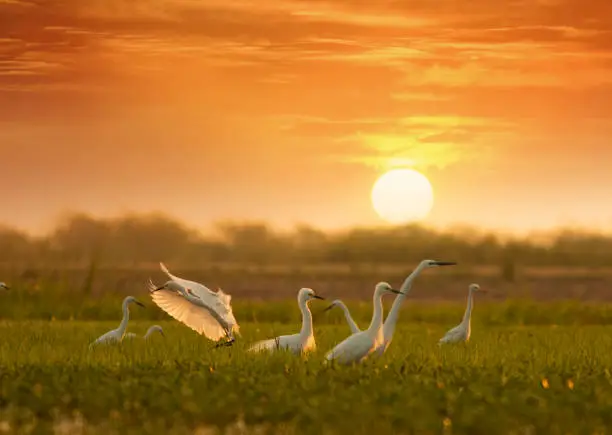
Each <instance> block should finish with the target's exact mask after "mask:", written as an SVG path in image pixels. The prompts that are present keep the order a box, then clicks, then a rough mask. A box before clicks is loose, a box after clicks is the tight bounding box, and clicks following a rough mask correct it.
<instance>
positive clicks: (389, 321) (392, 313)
mask: <svg viewBox="0 0 612 435" xmlns="http://www.w3.org/2000/svg"><path fill="white" fill-rule="evenodd" d="M456 264H457V263H456V262H454V261H436V260H423V261H421V262H420V263H419V265H418V266H417V267H416V268H415V269H414V270H413V271H412V273H411V274H410V275H408V277H407V278H406V279H405V280H404V283H403V284H402V286H401V287H400V294H398V295H397V296H396V297H395V300H394V301H393V305H391V309H390V310H389V314H388V315H387V318H386V319H385V323H384V325H383V335H384V337H385V339H384V341H383V343H381V344H380V345H379V346H378V347H377V348H376V353H377V354H378V356H381V355H382V354H384V353H385V351H386V350H387V348H388V347H389V345H390V344H391V340H392V339H393V333H394V332H395V325H396V324H397V319H398V318H399V311H400V307H401V306H402V302H404V299H406V296H407V295H408V293H409V292H410V289H411V288H412V283H413V282H414V280H415V279H416V277H417V276H419V274H420V273H421V272H423V271H424V270H425V269H429V268H432V267H442V266H455V265H456Z"/></svg>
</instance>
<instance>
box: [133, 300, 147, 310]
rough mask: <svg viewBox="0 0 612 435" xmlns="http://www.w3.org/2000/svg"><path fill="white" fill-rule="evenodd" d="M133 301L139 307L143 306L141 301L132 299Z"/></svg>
mask: <svg viewBox="0 0 612 435" xmlns="http://www.w3.org/2000/svg"><path fill="white" fill-rule="evenodd" d="M134 303H135V304H136V305H138V306H139V307H142V308H145V306H144V305H143V303H142V302H140V301H134Z"/></svg>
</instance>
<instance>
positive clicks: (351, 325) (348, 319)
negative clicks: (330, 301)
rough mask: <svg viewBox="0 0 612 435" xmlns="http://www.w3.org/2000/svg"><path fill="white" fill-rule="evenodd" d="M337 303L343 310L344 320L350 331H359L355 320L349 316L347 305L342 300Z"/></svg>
mask: <svg viewBox="0 0 612 435" xmlns="http://www.w3.org/2000/svg"><path fill="white" fill-rule="evenodd" d="M338 305H339V306H340V308H342V311H344V317H345V318H346V322H347V323H348V325H349V328H351V331H352V332H358V331H359V326H357V324H356V323H355V321H354V320H353V318H352V317H351V313H350V311H349V309H348V307H347V306H346V305H344V302H338Z"/></svg>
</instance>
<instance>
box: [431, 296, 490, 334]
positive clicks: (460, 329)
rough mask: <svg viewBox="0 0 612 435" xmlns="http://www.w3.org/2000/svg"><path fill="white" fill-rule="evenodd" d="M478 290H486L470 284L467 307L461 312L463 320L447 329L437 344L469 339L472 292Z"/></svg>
mask: <svg viewBox="0 0 612 435" xmlns="http://www.w3.org/2000/svg"><path fill="white" fill-rule="evenodd" d="M478 291H481V292H483V293H486V290H481V289H480V286H479V285H478V284H470V287H469V291H468V300H467V307H466V309H465V313H464V314H463V320H462V321H461V323H460V324H459V325H457V326H455V327H454V328H452V329H451V330H449V331H448V332H447V333H446V334H445V335H444V337H442V338H441V339H440V341H439V342H438V344H442V343H457V342H459V341H465V342H467V341H468V340H469V339H470V333H471V332H472V328H471V325H470V323H471V318H472V307H473V306H474V293H475V292H478Z"/></svg>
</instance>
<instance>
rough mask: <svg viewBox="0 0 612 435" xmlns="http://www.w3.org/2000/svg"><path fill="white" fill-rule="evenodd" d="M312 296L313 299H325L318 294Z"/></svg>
mask: <svg viewBox="0 0 612 435" xmlns="http://www.w3.org/2000/svg"><path fill="white" fill-rule="evenodd" d="M312 297H313V298H315V299H321V300H322V301H324V300H325V298H324V297H323V296H319V295H312Z"/></svg>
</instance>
